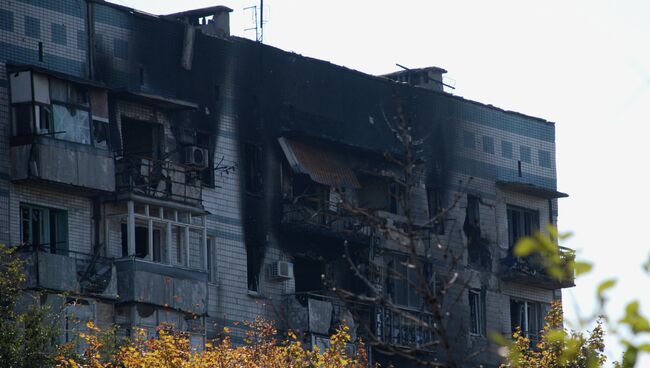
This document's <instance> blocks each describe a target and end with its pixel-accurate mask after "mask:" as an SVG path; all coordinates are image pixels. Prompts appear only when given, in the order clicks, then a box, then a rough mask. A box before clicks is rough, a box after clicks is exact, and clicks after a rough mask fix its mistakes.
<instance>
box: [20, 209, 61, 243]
mask: <svg viewBox="0 0 650 368" xmlns="http://www.w3.org/2000/svg"><path fill="white" fill-rule="evenodd" d="M20 213H21V222H22V226H21V242H22V243H23V244H27V245H33V246H36V247H38V248H39V249H41V250H44V251H48V252H50V253H57V254H63V255H67V252H68V215H67V212H66V211H64V210H59V209H53V208H46V207H38V206H32V205H27V204H22V205H21V206H20Z"/></svg>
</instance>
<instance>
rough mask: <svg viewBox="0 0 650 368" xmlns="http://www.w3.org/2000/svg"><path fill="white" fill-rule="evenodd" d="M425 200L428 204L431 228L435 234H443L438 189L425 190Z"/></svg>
mask: <svg viewBox="0 0 650 368" xmlns="http://www.w3.org/2000/svg"><path fill="white" fill-rule="evenodd" d="M427 199H428V203H429V218H430V219H431V226H433V229H434V231H435V233H436V234H438V235H444V234H445V219H444V216H443V212H444V208H443V206H442V193H441V190H440V188H429V189H428V190H427Z"/></svg>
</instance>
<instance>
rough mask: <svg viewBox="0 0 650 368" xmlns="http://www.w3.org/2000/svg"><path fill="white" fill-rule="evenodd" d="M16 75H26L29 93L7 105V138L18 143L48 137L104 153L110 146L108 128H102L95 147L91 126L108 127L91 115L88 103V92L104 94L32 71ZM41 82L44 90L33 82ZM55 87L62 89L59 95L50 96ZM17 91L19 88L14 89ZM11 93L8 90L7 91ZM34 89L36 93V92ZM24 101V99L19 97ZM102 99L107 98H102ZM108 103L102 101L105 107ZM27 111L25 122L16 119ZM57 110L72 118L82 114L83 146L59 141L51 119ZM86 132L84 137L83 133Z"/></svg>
mask: <svg viewBox="0 0 650 368" xmlns="http://www.w3.org/2000/svg"><path fill="white" fill-rule="evenodd" d="M10 73H16V75H17V76H18V74H19V73H28V77H27V79H28V82H27V83H28V86H27V85H26V86H25V87H28V88H29V91H31V97H29V98H27V99H26V100H22V99H21V100H19V101H17V102H13V101H11V102H10V105H11V137H12V138H15V139H18V140H20V139H21V138H22V139H23V140H24V139H25V138H27V137H34V136H49V137H51V138H53V139H57V140H60V141H65V142H71V143H75V144H82V145H84V146H91V147H95V148H98V149H104V150H107V149H108V147H109V146H110V142H109V134H108V129H109V128H108V126H106V127H105V133H106V134H105V139H104V141H102V142H99V143H96V142H95V138H96V134H95V132H96V131H97V129H96V127H95V125H97V123H99V122H101V123H105V124H108V118H107V117H101V116H95V115H94V114H93V109H92V107H93V103H92V100H93V98H92V96H91V95H92V91H94V90H97V91H100V92H101V93H100V94H102V95H104V96H106V94H105V91H104V90H102V89H101V88H93V87H90V86H87V85H85V84H83V83H76V82H71V81H68V80H63V79H59V78H55V77H52V76H50V75H47V74H43V73H37V72H34V71H33V70H24V71H18V72H10ZM37 77H38V78H42V79H44V80H47V87H46V88H45V85H43V84H37V83H36V82H35V79H37ZM10 83H24V82H21V81H20V80H19V79H16V80H13V79H12V80H11V81H10ZM57 86H58V87H61V88H62V91H60V93H58V94H57V93H54V90H55V89H56V88H57ZM16 88H20V87H18V86H17V87H16ZM10 89H11V88H10ZM36 89H38V91H39V92H38V93H37V90H36ZM23 97H24V96H23ZM106 98H108V97H107V96H106ZM107 103H108V102H107V101H106V104H107ZM26 106H27V108H28V109H29V121H26V120H25V119H26V118H27V115H24V116H21V119H20V120H19V119H18V115H17V112H18V110H19V109H21V108H25V107H26ZM57 108H64V109H66V110H67V111H68V113H69V114H71V115H72V116H75V115H76V114H77V113H78V112H82V113H83V114H85V115H87V119H83V120H87V122H86V123H84V126H83V127H81V128H80V129H83V130H84V137H85V138H87V142H83V141H80V140H77V139H68V138H62V137H61V133H63V131H61V130H60V129H59V130H57V129H58V128H59V127H57V125H60V124H56V119H55V110H56V109H57ZM43 118H45V122H46V124H43V123H44V121H43ZM25 124H29V127H25V126H24V125H25ZM86 131H87V135H86V134H85V132H86Z"/></svg>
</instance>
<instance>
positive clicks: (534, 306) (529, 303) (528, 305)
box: [510, 297, 550, 345]
mask: <svg viewBox="0 0 650 368" xmlns="http://www.w3.org/2000/svg"><path fill="white" fill-rule="evenodd" d="M516 304H519V305H522V306H523V307H524V309H523V310H521V311H520V312H519V313H518V314H519V317H520V318H519V324H515V321H513V318H512V317H513V316H514V315H515V314H514V313H515V311H513V310H512V307H513V305H516ZM530 310H534V311H535V314H536V318H534V320H531V317H530ZM549 310H550V304H549V303H545V302H539V301H534V300H528V299H521V298H513V297H511V298H510V329H511V330H512V332H514V331H515V329H516V327H517V326H519V327H520V328H521V333H522V334H523V335H524V336H526V337H527V338H529V339H531V341H533V340H535V339H537V338H538V337H539V332H540V331H541V330H542V329H543V328H544V324H545V319H546V316H547V315H548V312H549ZM522 316H523V317H522ZM522 321H523V322H525V323H521V322H522ZM531 321H533V322H534V323H535V324H536V326H533V327H532V328H535V330H534V331H531V326H529V325H530V322H531ZM532 335H534V336H532ZM533 345H534V344H533Z"/></svg>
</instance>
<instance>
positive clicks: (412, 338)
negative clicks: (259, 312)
mask: <svg viewBox="0 0 650 368" xmlns="http://www.w3.org/2000/svg"><path fill="white" fill-rule="evenodd" d="M309 299H313V300H318V301H320V302H324V303H329V304H330V305H331V311H332V313H331V318H330V321H327V322H328V323H331V325H330V329H333V328H336V327H337V326H336V325H337V324H340V323H341V321H343V320H347V319H349V318H351V317H354V319H355V321H354V322H355V324H356V325H357V326H359V325H364V326H365V327H358V328H357V329H356V330H357V331H356V332H357V334H358V335H359V336H361V337H365V340H366V341H370V342H371V343H372V342H373V339H369V338H368V336H367V333H366V331H367V330H370V331H372V335H374V336H373V337H374V338H376V339H377V340H378V341H379V342H381V343H386V344H390V345H393V346H395V347H403V348H408V349H419V350H427V351H428V350H433V347H434V345H433V340H434V333H433V327H432V326H433V317H432V315H431V314H429V313H425V312H422V311H414V310H409V309H399V310H390V309H389V308H386V307H382V306H378V305H372V304H366V303H359V302H349V301H348V302H346V301H343V300H341V299H339V298H337V297H335V296H331V295H326V294H324V293H322V292H304V293H296V294H290V295H287V296H286V303H285V305H287V306H288V308H289V309H290V310H289V312H290V313H291V314H290V315H291V316H292V317H291V320H292V322H293V323H294V325H292V326H290V327H291V328H293V329H301V330H303V331H309V332H316V333H321V334H323V332H322V331H310V328H311V327H312V326H314V325H315V324H314V321H310V320H309V318H313V317H318V318H323V314H322V313H321V312H322V311H310V310H309V308H310V303H309ZM325 318H327V316H325ZM427 326H428V327H427Z"/></svg>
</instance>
